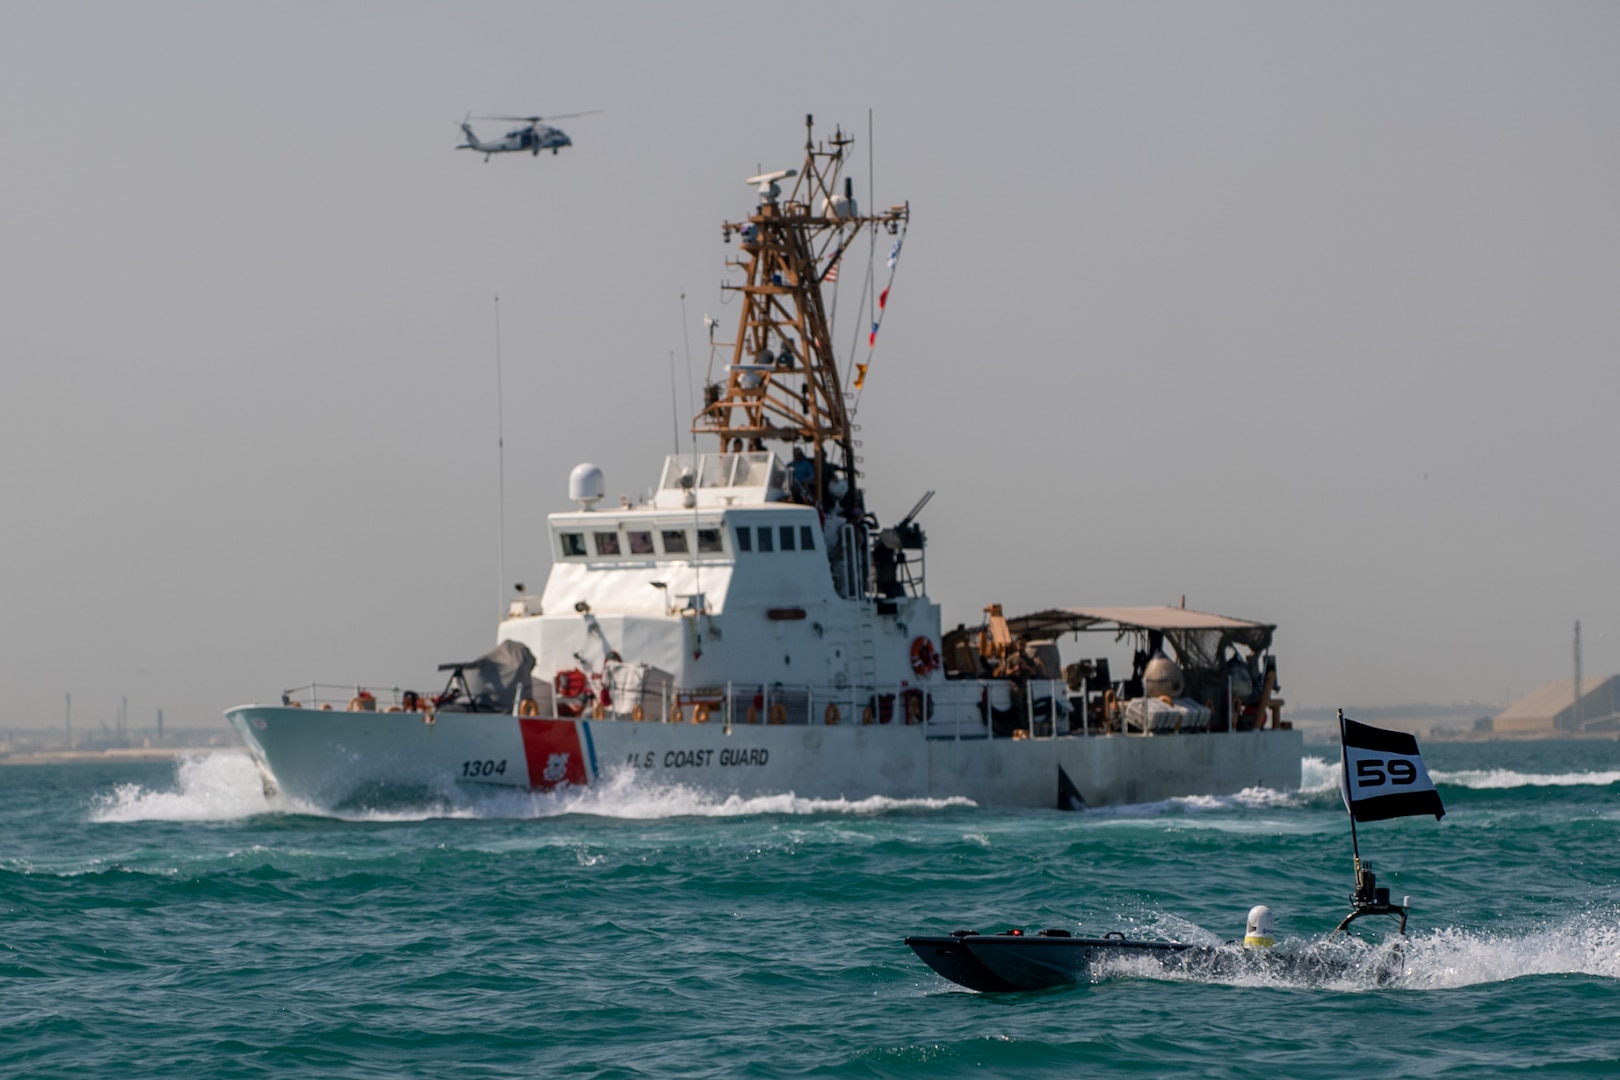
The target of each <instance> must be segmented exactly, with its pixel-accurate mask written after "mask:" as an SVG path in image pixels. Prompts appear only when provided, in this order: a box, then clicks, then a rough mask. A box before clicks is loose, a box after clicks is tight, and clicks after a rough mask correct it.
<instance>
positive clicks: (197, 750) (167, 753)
mask: <svg viewBox="0 0 1620 1080" xmlns="http://www.w3.org/2000/svg"><path fill="white" fill-rule="evenodd" d="M245 753H247V750H246V749H245V748H244V747H241V746H121V747H113V748H110V749H106V750H29V751H19V752H17V753H11V754H0V765H81V764H94V763H97V762H103V763H104V762H109V761H172V760H174V759H175V758H177V757H179V756H180V755H182V754H245Z"/></svg>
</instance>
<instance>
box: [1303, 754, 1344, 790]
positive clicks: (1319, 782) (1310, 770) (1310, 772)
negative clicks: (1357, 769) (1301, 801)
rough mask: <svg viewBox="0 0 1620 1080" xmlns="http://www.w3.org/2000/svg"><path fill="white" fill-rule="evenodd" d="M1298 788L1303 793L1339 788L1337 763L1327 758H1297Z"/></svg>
mask: <svg viewBox="0 0 1620 1080" xmlns="http://www.w3.org/2000/svg"><path fill="white" fill-rule="evenodd" d="M1299 772H1300V778H1299V790H1300V793H1301V794H1303V795H1319V794H1321V793H1322V792H1324V791H1337V790H1338V789H1339V763H1338V761H1337V760H1334V761H1329V760H1328V759H1327V758H1319V757H1307V758H1300V759H1299Z"/></svg>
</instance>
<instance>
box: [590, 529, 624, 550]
mask: <svg viewBox="0 0 1620 1080" xmlns="http://www.w3.org/2000/svg"><path fill="white" fill-rule="evenodd" d="M592 535H593V536H594V537H595V538H596V553H597V554H598V555H617V554H618V553H619V534H618V533H616V532H610V533H593V534H592Z"/></svg>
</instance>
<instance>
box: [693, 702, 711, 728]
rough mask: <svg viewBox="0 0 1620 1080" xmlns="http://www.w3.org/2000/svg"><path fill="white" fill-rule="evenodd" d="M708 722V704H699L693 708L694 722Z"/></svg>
mask: <svg viewBox="0 0 1620 1080" xmlns="http://www.w3.org/2000/svg"><path fill="white" fill-rule="evenodd" d="M708 722H709V707H708V706H707V705H699V706H698V707H697V708H695V709H693V710H692V723H694V724H707V723H708Z"/></svg>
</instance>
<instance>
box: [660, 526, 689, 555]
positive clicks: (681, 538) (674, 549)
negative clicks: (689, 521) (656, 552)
mask: <svg viewBox="0 0 1620 1080" xmlns="http://www.w3.org/2000/svg"><path fill="white" fill-rule="evenodd" d="M687 550H688V549H687V546H686V530H684V529H665V530H664V554H665V555H685V554H686V552H687Z"/></svg>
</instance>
